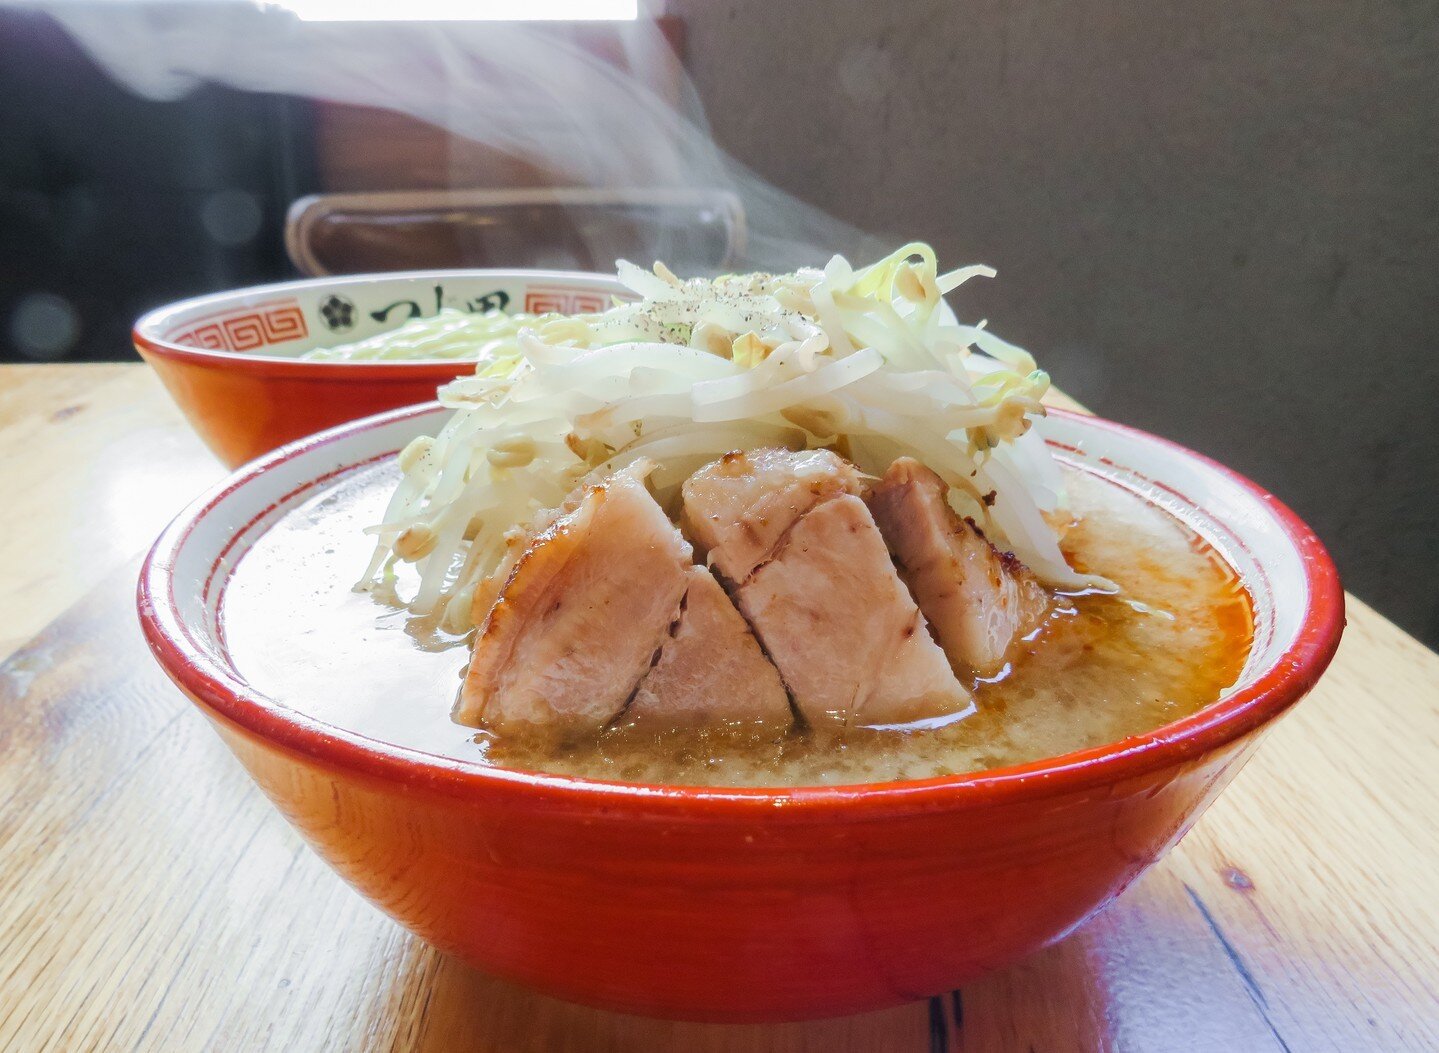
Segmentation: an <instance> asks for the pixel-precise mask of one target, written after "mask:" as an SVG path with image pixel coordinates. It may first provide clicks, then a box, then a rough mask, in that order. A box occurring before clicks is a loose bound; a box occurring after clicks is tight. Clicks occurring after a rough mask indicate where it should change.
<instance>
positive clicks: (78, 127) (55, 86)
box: [0, 10, 313, 361]
mask: <svg viewBox="0 0 1439 1053" xmlns="http://www.w3.org/2000/svg"><path fill="white" fill-rule="evenodd" d="M307 121H308V104H307V103H305V102H304V101H302V100H295V99H289V98H284V97H281V96H271V95H259V94H253V93H247V92H240V91H231V90H228V89H225V88H219V87H204V88H201V89H199V90H197V91H195V92H193V93H191V94H190V95H188V96H186V97H185V98H184V99H182V100H179V101H176V102H152V101H148V100H145V99H142V98H139V97H138V96H135V95H133V94H131V93H130V92H129V91H126V90H125V89H124V88H122V87H120V86H119V85H117V84H116V83H115V82H114V81H113V80H111V79H110V78H109V76H107V75H106V74H105V73H104V72H102V71H101V70H100V69H98V68H97V67H96V66H95V64H94V63H93V62H92V61H91V60H90V58H89V57H88V56H87V55H86V54H85V53H84V52H83V51H81V49H80V48H79V47H78V46H77V45H76V44H75V43H73V42H72V40H71V39H70V38H69V37H68V36H67V35H66V33H65V32H64V31H63V30H62V29H61V28H60V27H59V26H57V25H56V24H55V23H54V22H53V21H51V20H50V19H49V18H48V17H47V16H45V15H43V14H38V13H30V12H23V11H5V10H0V144H3V146H0V360H4V361H80V360H94V359H133V358H135V354H134V352H133V351H132V350H131V348H130V338H129V332H130V325H131V323H132V322H133V321H134V320H135V318H136V316H137V315H139V314H140V313H142V312H143V311H145V310H147V309H149V308H151V307H156V306H159V305H161V304H163V303H166V302H167V301H169V300H173V299H177V298H179V297H182V296H190V295H193V294H195V293H199V292H206V291H210V290H214V289H223V288H229V287H233V286H236V285H247V284H253V283H256V282H262V281H268V280H272V279H274V278H277V277H283V276H286V275H288V274H289V273H290V265H289V262H288V260H287V259H286V257H285V251H284V245H283V241H282V238H281V230H282V225H283V222H284V216H285V210H286V208H288V206H289V204H290V201H291V200H293V199H294V198H295V197H296V196H298V195H300V194H303V193H306V192H308V191H309V189H310V187H311V184H312V181H313V177H312V175H311V169H312V165H311V164H310V161H309V157H310V148H309V146H308V134H307V131H306V125H307Z"/></svg>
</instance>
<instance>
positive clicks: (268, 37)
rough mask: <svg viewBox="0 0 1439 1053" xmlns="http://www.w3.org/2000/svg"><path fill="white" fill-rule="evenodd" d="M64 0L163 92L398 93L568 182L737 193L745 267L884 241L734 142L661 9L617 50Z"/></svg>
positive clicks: (368, 100)
mask: <svg viewBox="0 0 1439 1053" xmlns="http://www.w3.org/2000/svg"><path fill="white" fill-rule="evenodd" d="M49 10H50V13H51V14H52V15H53V16H54V17H55V18H56V19H57V20H58V21H59V22H60V23H62V24H63V25H64V26H65V27H66V28H67V29H68V30H69V31H70V32H71V33H72V34H73V35H74V36H75V38H76V39H77V40H78V41H79V42H80V43H81V44H82V45H83V46H84V47H85V48H86V49H87V50H88V51H89V52H90V54H91V55H93V56H94V58H95V59H96V61H97V62H98V63H100V65H101V66H103V67H104V68H105V69H106V70H108V71H109V72H110V73H111V74H112V75H113V76H115V77H116V78H117V79H118V80H119V81H121V82H122V83H124V84H126V85H128V86H129V87H130V88H131V89H133V90H134V91H136V92H138V93H140V94H142V95H145V96H148V97H151V98H155V99H173V98H178V97H180V96H182V95H183V94H185V93H186V92H188V91H190V90H191V89H193V88H194V87H196V86H198V85H200V84H202V83H205V82H213V83H217V84H223V85H227V86H230V87H234V88H241V89H247V90H251V91H263V92H278V93H283V94H290V95H299V96H308V97H311V98H315V99H323V100H330V101H334V102H343V103H351V104H356V105H363V106H375V107H382V108H387V109H391V110H397V111H400V112H403V113H405V114H408V115H410V116H412V117H416V118H419V119H420V120H423V121H426V122H428V123H430V124H433V125H436V126H438V127H441V128H444V129H446V130H448V131H449V132H451V133H452V134H454V135H456V136H460V137H463V138H466V139H470V140H473V141H475V142H479V143H483V144H485V145H486V146H488V147H491V148H494V149H496V150H499V151H501V152H503V153H505V154H508V155H510V156H512V157H514V158H516V159H519V160H521V161H523V162H525V163H527V164H530V165H532V166H534V167H535V168H537V169H539V170H540V171H542V172H543V173H545V174H546V177H547V179H548V181H549V182H550V183H551V184H552V185H555V186H566V187H578V188H588V189H613V190H619V189H632V188H641V189H642V190H649V189H660V188H687V189H713V190H721V191H729V192H731V193H733V194H735V195H737V196H738V198H739V199H740V201H741V202H742V203H743V206H744V211H745V215H746V224H747V227H748V237H747V239H746V242H745V244H744V246H743V247H742V249H741V252H740V255H739V258H738V259H736V260H733V261H732V264H733V265H735V266H738V267H742V268H745V269H764V270H792V269H794V268H795V267H797V266H803V265H810V266H814V265H821V266H822V265H823V263H824V262H825V260H827V259H828V258H829V257H830V255H832V254H833V253H835V252H845V253H848V254H851V255H852V256H854V257H856V258H860V259H863V258H866V257H870V256H877V255H879V254H880V251H879V246H878V244H877V243H876V242H873V241H872V240H871V239H870V238H868V237H867V236H866V235H864V234H862V233H861V232H859V231H857V230H856V229H854V228H853V227H850V226H848V225H846V224H844V223H841V222H839V221H838V220H835V219H833V218H831V217H829V216H827V215H826V214H824V213H823V212H821V211H820V210H818V209H815V208H813V207H811V206H809V205H806V204H804V203H802V202H800V201H799V200H797V199H796V198H794V197H792V196H790V195H788V194H786V193H784V192H783V191H780V190H778V189H777V188H775V187H773V186H771V185H769V184H767V183H765V182H764V181H763V180H761V179H759V178H758V177H757V176H755V175H754V174H753V173H752V172H750V171H748V170H747V169H745V168H744V167H743V166H742V165H740V164H738V163H737V162H736V161H734V159H732V158H730V157H728V156H727V155H726V154H725V153H724V152H723V151H722V150H720V149H719V147H718V146H717V145H716V144H715V142H714V140H713V139H712V137H711V136H710V133H709V129H708V125H707V122H706V120H705V117H704V111H703V108H702V106H701V104H700V101H699V98H698V96H697V94H696V92H695V91H694V88H693V85H692V84H691V83H690V82H689V80H688V78H687V77H685V76H684V74H683V73H682V72H681V71H680V69H679V64H678V62H677V60H676V59H675V57H674V55H673V53H672V51H671V50H670V47H669V45H668V42H667V41H666V40H665V39H664V37H663V35H662V34H661V32H660V30H659V28H658V26H657V24H656V23H654V22H652V21H648V20H644V19H641V20H639V21H637V22H633V23H623V24H620V25H619V26H618V27H617V28H616V31H615V36H616V38H617V40H618V44H619V48H620V50H621V54H622V59H621V61H620V62H618V63H611V62H609V61H606V60H604V59H601V58H599V57H597V56H596V55H595V54H593V53H592V52H591V51H589V50H588V49H586V48H585V47H584V46H582V44H581V43H580V42H579V41H578V40H577V39H576V38H575V36H574V35H573V33H571V32H569V31H567V30H566V29H565V28H564V27H556V26H554V25H553V24H550V25H546V24H543V23H523V22H446V23H433V22H431V23H407V22H388V23H383V24H379V23H356V22H306V21H302V20H300V19H299V18H297V17H296V16H295V15H294V14H293V13H291V12H289V11H286V10H284V9H281V8H276V7H262V6H258V5H248V4H229V3H204V2H194V3H189V4H169V5H164V6H163V7H151V6H149V5H145V4H139V3H130V2H125V0H110V2H105V3H97V4H84V5H71V4H59V5H56V6H54V7H51V8H50V9H49ZM666 96H670V97H671V98H673V99H674V100H676V101H675V102H672V101H671V98H666ZM758 101H759V100H757V102H758ZM451 179H452V182H453V183H454V184H455V185H457V186H464V185H474V183H473V174H470V173H466V172H462V171H453V172H452V174H451ZM641 196H643V195H641ZM655 240H656V243H655V244H654V245H652V246H648V247H649V248H651V249H652V251H651V253H650V255H651V256H653V257H654V258H663V259H665V260H666V262H668V263H670V265H671V266H673V267H674V268H675V269H676V270H678V271H681V272H699V271H704V270H706V269H713V267H714V266H715V265H716V263H717V261H715V260H713V259H703V258H699V255H700V251H699V249H698V247H697V244H696V242H695V239H693V238H686V237H685V231H684V230H682V229H671V230H668V231H663V232H659V233H657V234H656V235H655ZM711 255H712V251H711ZM474 262H476V263H480V262H484V263H486V264H488V265H505V264H511V263H523V262H525V261H510V260H486V261H474ZM644 262H648V260H646V261H644Z"/></svg>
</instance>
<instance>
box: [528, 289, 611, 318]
mask: <svg viewBox="0 0 1439 1053" xmlns="http://www.w3.org/2000/svg"><path fill="white" fill-rule="evenodd" d="M609 305H610V304H609V299H608V298H607V297H606V296H604V294H602V293H597V292H593V291H591V290H589V289H565V288H560V287H554V288H546V289H529V290H527V291H526V292H525V313H526V314H551V313H558V314H597V313H599V312H600V311H603V310H604V309H605V308H607V307H609Z"/></svg>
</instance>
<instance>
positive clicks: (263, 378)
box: [133, 270, 626, 468]
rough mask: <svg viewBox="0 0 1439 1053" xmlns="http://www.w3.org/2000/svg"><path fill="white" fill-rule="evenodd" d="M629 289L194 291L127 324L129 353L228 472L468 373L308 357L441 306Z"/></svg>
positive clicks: (569, 299) (445, 286)
mask: <svg viewBox="0 0 1439 1053" xmlns="http://www.w3.org/2000/svg"><path fill="white" fill-rule="evenodd" d="M615 294H626V290H625V289H624V288H623V287H622V286H621V285H620V284H619V283H618V282H617V281H615V279H614V278H613V277H612V276H606V275H596V274H578V273H571V272H567V271H527V270H468V271H408V272H403V273H396V274H375V275H357V276H354V277H346V278H320V279H316V280H313V281H297V282H285V283H283V284H279V285H262V286H257V287H255V288H251V289H239V290H236V291H233V292H225V293H216V294H215V295H213V296H200V297H197V298H195V299H193V300H182V301H181V302H179V303H175V304H171V305H170V306H168V307H162V308H160V309H158V310H155V311H151V312H150V313H149V314H147V315H145V316H144V317H143V318H141V319H140V320H139V321H138V322H136V323H135V329H134V333H133V336H134V341H135V349H136V350H137V351H139V352H140V355H141V357H142V358H144V359H145V361H147V362H149V363H150V365H152V366H153V367H154V368H155V372H156V373H158V374H159V376H160V379H161V381H163V382H164V384H165V387H166V388H167V389H168V390H169V392H170V395H171V396H172V397H173V398H174V399H175V402H176V403H178V404H179V406H180V409H181V410H182V411H184V413H185V416H186V417H187V418H188V419H189V421H190V424H191V426H192V427H194V429H195V431H196V432H198V433H199V435H200V437H201V438H202V439H204V440H205V443H206V444H207V445H208V446H209V447H210V449H211V450H213V451H214V452H215V454H216V456H218V457H219V458H220V460H222V461H224V462H225V464H227V465H228V466H230V467H231V468H234V467H236V466H237V465H241V464H244V463H245V462H246V461H249V460H253V459H254V458H256V457H258V456H260V454H262V453H268V452H269V451H270V450H273V449H275V447H277V446H282V445H284V444H285V443H287V442H290V441H292V440H294V439H298V438H301V437H302V436H305V435H311V434H313V433H314V432H317V431H321V430H323V429H325V428H329V427H333V426H334V425H336V424H343V423H344V422H345V421H350V420H355V419H356V418H359V417H368V416H370V415H371V414H374V413H380V412H383V411H384V410H388V409H395V408H396V407H398V406H412V405H414V404H415V403H417V402H429V401H430V400H431V399H433V398H434V397H435V389H436V388H437V387H439V386H440V385H441V384H444V383H446V382H447V381H450V380H453V379H454V378H455V377H457V376H460V375H462V374H465V373H469V372H472V371H473V369H474V365H473V363H465V362H453V361H449V362H433V361H430V362H309V361H303V360H301V359H299V358H297V357H296V356H298V355H300V354H302V353H303V352H305V351H308V350H310V349H311V348H315V347H327V346H333V345H336V344H342V343H349V342H351V341H353V340H362V339H364V338H365V337H367V336H373V335H374V334H376V333H380V332H384V331H385V330H387V329H393V328H395V327H396V326H398V325H401V324H403V323H404V322H406V321H408V320H409V319H410V318H412V317H416V316H420V315H431V314H434V313H436V312H437V311H438V310H439V308H440V307H441V306H444V307H454V308H458V309H460V310H468V311H485V310H489V309H491V308H495V307H499V308H504V309H507V310H510V311H528V312H531V313H536V314H542V313H544V312H547V311H562V312H566V313H582V312H587V311H598V310H602V309H604V308H605V307H608V306H609V303H610V296H611V295H615Z"/></svg>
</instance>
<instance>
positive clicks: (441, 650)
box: [221, 465, 1252, 786]
mask: <svg viewBox="0 0 1439 1053" xmlns="http://www.w3.org/2000/svg"><path fill="white" fill-rule="evenodd" d="M1065 472H1066V476H1067V478H1068V482H1069V489H1070V506H1071V512H1072V514H1073V517H1074V521H1073V523H1072V524H1071V526H1070V527H1069V529H1068V531H1067V533H1066V534H1065V537H1064V540H1063V548H1064V550H1065V554H1066V555H1067V556H1068V557H1069V558H1070V561H1071V563H1072V565H1074V566H1075V567H1076V568H1077V569H1079V570H1083V571H1090V572H1094V573H1097V574H1102V575H1104V576H1106V577H1108V578H1110V579H1112V580H1113V581H1115V582H1117V583H1118V584H1119V585H1120V586H1121V589H1122V592H1121V593H1120V594H1119V595H1117V596H1114V595H1102V594H1097V593H1091V594H1082V595H1074V596H1068V595H1061V596H1060V597H1059V599H1058V601H1057V602H1056V603H1055V604H1054V609H1053V612H1052V613H1051V615H1050V616H1049V617H1048V619H1047V620H1046V621H1045V622H1044V623H1043V624H1042V625H1041V626H1040V628H1039V629H1037V630H1036V631H1035V632H1033V633H1031V634H1030V636H1028V637H1027V638H1025V639H1024V640H1023V641H1021V642H1019V643H1018V644H1016V646H1015V648H1014V650H1013V652H1012V653H1011V655H1010V658H1011V662H1010V664H1009V666H1008V667H1006V669H1004V670H1003V671H1001V672H1000V673H999V674H998V675H996V676H994V677H991V678H988V679H986V680H971V681H970V683H971V686H972V687H973V688H974V693H975V700H976V704H977V706H978V711H977V712H976V713H975V714H973V715H972V716H969V717H967V718H965V719H962V720H959V721H957V722H955V723H952V724H949V725H948V726H944V727H938V728H929V729H914V730H892V729H890V730H879V729H865V728H848V729H845V730H844V731H843V732H837V733H827V734H818V733H815V732H813V731H810V730H806V729H803V728H796V729H795V730H793V731H790V732H788V733H786V734H784V735H775V734H771V735H769V736H768V737H761V738H759V739H756V738H755V737H753V736H750V735H746V734H744V733H742V732H735V731H730V730H726V729H716V730H710V731H704V732H696V731H687V732H670V733H663V734H656V733H654V732H649V733H645V734H640V733H638V732H635V731H629V730H625V729H623V728H616V729H612V730H607V731H605V732H602V733H601V734H600V735H599V736H597V737H595V738H591V739H589V740H588V741H583V742H577V743H573V744H571V745H569V746H565V747H560V748H555V747H546V748H545V749H542V750H541V749H538V748H527V747H526V746H525V745H524V744H522V743H517V742H509V741H505V740H501V739H497V738H496V737H494V736H492V735H490V734H488V733H485V732H478V733H477V732H476V731H475V729H473V728H470V727H466V726H462V725H460V724H457V723H454V722H453V721H452V720H451V719H450V709H451V706H452V705H453V703H454V701H455V698H456V696H457V694H458V691H459V686H460V681H461V678H462V677H463V675H464V671H465V666H466V663H467V661H468V657H469V650H468V646H469V637H468V636H453V635H447V634H444V633H441V632H437V631H436V629H435V627H434V624H433V620H431V619H421V618H416V617H415V616H414V615H412V614H411V613H410V612H409V611H408V610H406V609H405V608H404V606H403V605H402V604H401V603H400V602H399V600H398V599H397V598H395V597H391V602H389V603H386V602H385V601H384V599H383V598H380V599H377V597H376V595H374V594H368V593H358V592H354V591H352V590H351V585H352V584H353V582H354V579H355V575H356V572H357V569H358V568H362V567H363V566H364V565H365V562H366V560H367V559H368V558H369V554H370V548H369V546H370V539H369V537H368V536H367V535H364V534H362V533H361V532H360V531H361V528H363V527H365V526H367V525H369V524H371V523H375V522H378V521H379V519H380V518H381V514H382V512H383V508H384V503H385V501H386V499H387V497H388V496H389V494H390V493H391V491H392V490H393V487H394V484H395V482H396V479H397V472H396V471H395V469H394V468H393V466H391V465H385V466H380V467H375V468H370V469H365V470H362V471H360V472H358V473H356V474H354V475H352V476H350V477H348V478H347V479H346V480H344V481H342V482H341V483H340V484H338V485H336V486H334V487H332V488H329V489H327V490H325V491H324V492H323V493H321V494H319V495H318V496H316V497H314V498H312V499H310V500H309V501H307V502H305V503H304V504H303V505H301V506H299V507H298V508H296V509H294V510H292V511H291V512H289V513H288V514H286V515H285V516H284V517H283V518H281V519H280V520H279V522H278V523H276V524H275V525H274V526H273V527H272V528H271V529H269V530H268V531H266V532H265V533H264V534H263V535H262V536H261V537H260V538H259V539H258V541H257V542H256V544H255V545H254V547H253V548H252V549H251V550H250V551H249V552H248V553H247V554H246V555H245V556H244V557H243V558H242V559H241V561H240V564H239V566H238V567H237V568H236V571H235V573H234V576H233V577H232V578H231V580H230V582H229V584H228V586H227V588H226V592H225V596H224V598H223V602H222V609H221V620H222V625H223V629H224V634H225V640H226V644H227V646H228V648H229V650H230V653H231V656H232V659H233V661H234V663H235V666H236V668H237V669H238V670H239V671H240V673H241V675H242V676H243V677H244V678H245V679H246V680H247V681H248V682H249V684H250V685H251V686H252V687H253V688H254V689H255V690H257V691H259V692H261V693H263V694H265V695H268V696H270V697H272V698H276V699H283V700H285V701H286V703H287V704H289V705H291V706H294V707H295V708H298V709H301V710H303V712H304V713H306V714H307V715H308V716H311V717H313V718H316V719H318V720H321V721H324V722H326V723H329V724H333V725H337V726H339V727H343V728H347V729H350V730H352V731H355V732H357V733H359V734H362V735H364V736H366V737H369V738H372V739H378V740H381V741H385V742H390V743H394V744H396V745H399V746H404V747H409V748H412V749H416V750H422V751H426V752H430V753H437V754H443V755H445V756H447V757H453V758H459V759H462V760H468V761H473V762H476V763H480V764H491V765H498V766H503V767H509V768H521V769H528V770H537V771H545V772H553V773H560V774H567V775H579V776H587V777H593V778H602V779H616V780H625V781H635V782H652V783H681V784H697V785H728V786H744V785H771V786H773V785H816V784H825V783H861V782H880V781H889V780H896V779H924V778H931V777H935V776H941V775H948V774H953V773H960V772H970V771H977V770H982V769H987V768H995V767H1003V766H1007V765H1012V764H1020V763H1024V762H1027V761H1033V760H1037V759H1040V758H1044V757H1050V756H1056V755H1059V754H1063V753H1069V752H1071V751H1074V750H1079V749H1085V748H1088V747H1093V746H1098V745H1102V744H1104V743H1107V742H1113V741H1116V740H1118V739H1122V738H1126V737H1128V736H1131V735H1136V734H1141V733H1143V732H1147V731H1151V730H1153V729H1155V728H1157V727H1159V726H1161V725H1163V724H1168V723H1170V722H1172V721H1174V720H1177V719H1179V718H1181V717H1184V716H1187V715H1189V714H1191V713H1194V712H1195V711H1197V710H1199V709H1200V708H1202V707H1204V706H1206V705H1208V704H1209V703H1211V702H1213V701H1215V700H1216V699H1218V698H1219V697H1220V696H1221V694H1222V693H1223V692H1224V691H1225V689H1226V688H1228V687H1229V686H1230V685H1231V684H1233V683H1234V682H1235V680H1236V679H1237V678H1238V676H1239V674H1240V672H1241V670H1242V669H1243V666H1244V663H1245V660H1246V658H1247V656H1248V652H1249V646H1250V639H1251V635H1252V618H1251V613H1250V608H1249V604H1248V598H1247V596H1246V594H1245V592H1244V590H1243V589H1242V587H1241V586H1240V585H1239V583H1238V581H1237V579H1236V577H1235V575H1234V573H1233V571H1232V570H1231V569H1230V568H1229V566H1228V565H1227V564H1226V563H1224V562H1223V560H1221V559H1220V558H1219V556H1218V555H1217V553H1215V552H1214V551H1213V549H1211V548H1210V547H1209V546H1208V545H1207V544H1206V543H1205V542H1203V541H1202V540H1201V539H1200V538H1199V537H1198V536H1197V535H1195V534H1194V533H1193V532H1191V531H1190V530H1189V529H1188V528H1186V527H1185V526H1184V525H1183V524H1181V523H1180V522H1179V521H1178V520H1177V519H1175V518H1174V517H1173V516H1171V515H1169V514H1168V513H1166V512H1164V511H1161V510H1160V509H1159V508H1157V507H1155V506H1154V505H1152V504H1150V503H1149V502H1147V501H1145V500H1144V499H1143V498H1141V497H1139V496H1137V495H1136V494H1134V493H1132V492H1130V491H1129V490H1127V489H1125V488H1123V487H1121V486H1120V485H1118V484H1116V483H1115V482H1113V481H1111V480H1109V479H1106V478H1104V477H1102V476H1097V475H1092V474H1089V473H1087V472H1084V471H1080V470H1077V469H1074V468H1070V467H1066V468H1065ZM407 573H408V574H409V577H408V578H407V577H406V574H407ZM413 587H414V576H413V572H412V570H411V568H409V567H407V566H404V565H402V566H401V568H400V578H399V581H398V584H397V591H398V593H399V594H400V595H409V594H410V592H411V591H412V590H413ZM407 590H410V591H407Z"/></svg>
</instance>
